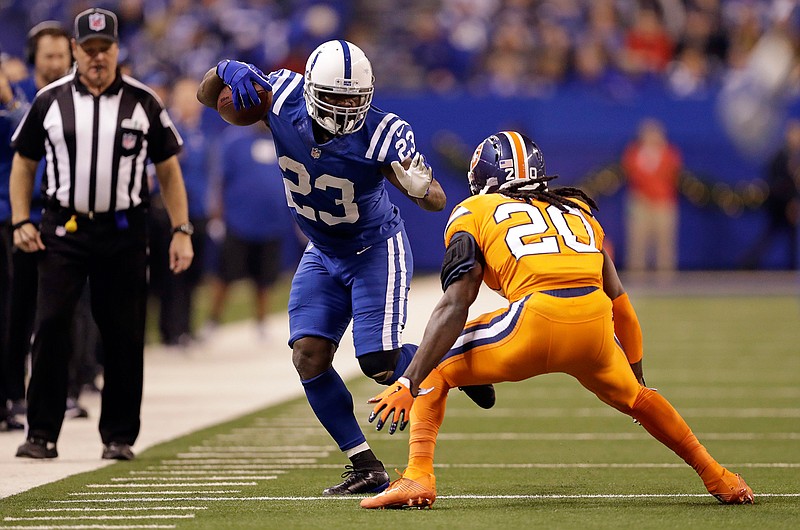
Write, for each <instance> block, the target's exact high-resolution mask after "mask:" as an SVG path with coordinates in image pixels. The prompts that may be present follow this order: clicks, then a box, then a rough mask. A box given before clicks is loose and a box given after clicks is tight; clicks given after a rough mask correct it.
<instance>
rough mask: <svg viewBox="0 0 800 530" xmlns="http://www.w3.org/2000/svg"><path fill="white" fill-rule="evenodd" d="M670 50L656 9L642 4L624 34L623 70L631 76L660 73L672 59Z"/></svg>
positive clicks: (669, 37)
mask: <svg viewBox="0 0 800 530" xmlns="http://www.w3.org/2000/svg"><path fill="white" fill-rule="evenodd" d="M674 48H675V43H674V42H673V40H672V37H671V36H670V35H669V33H667V30H666V28H665V27H664V24H663V22H662V20H661V17H660V15H659V13H658V11H657V10H656V8H655V7H653V6H647V5H642V6H641V7H640V8H639V9H638V10H637V11H636V14H635V16H634V22H633V25H632V26H631V27H630V28H629V29H628V31H627V33H626V34H625V47H624V60H623V65H624V68H625V70H626V71H628V72H630V73H631V74H634V75H639V74H649V73H661V72H663V71H664V69H665V68H666V67H667V64H669V62H670V61H671V60H672V54H673V51H674Z"/></svg>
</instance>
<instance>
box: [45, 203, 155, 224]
mask: <svg viewBox="0 0 800 530" xmlns="http://www.w3.org/2000/svg"><path fill="white" fill-rule="evenodd" d="M139 208H141V206H136V207H134V208H131V209H129V210H117V211H114V212H79V211H77V210H75V209H74V208H67V207H65V206H62V205H61V204H59V203H58V202H55V201H48V202H47V205H46V206H45V210H47V211H49V212H53V213H57V214H59V215H64V216H68V217H71V216H73V215H74V216H76V217H77V218H78V219H84V220H86V219H88V220H90V221H97V222H107V221H116V220H117V219H118V216H120V215H123V216H124V215H126V213H127V212H134V211H136V210H137V209H139Z"/></svg>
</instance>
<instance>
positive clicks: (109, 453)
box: [103, 442, 135, 460]
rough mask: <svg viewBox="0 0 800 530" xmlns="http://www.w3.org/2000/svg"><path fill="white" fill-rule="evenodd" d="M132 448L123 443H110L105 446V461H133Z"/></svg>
mask: <svg viewBox="0 0 800 530" xmlns="http://www.w3.org/2000/svg"><path fill="white" fill-rule="evenodd" d="M134 458H135V457H134V454H133V451H131V446H130V445H128V444H126V443H121V442H109V443H108V444H107V445H104V446H103V460H133V459H134Z"/></svg>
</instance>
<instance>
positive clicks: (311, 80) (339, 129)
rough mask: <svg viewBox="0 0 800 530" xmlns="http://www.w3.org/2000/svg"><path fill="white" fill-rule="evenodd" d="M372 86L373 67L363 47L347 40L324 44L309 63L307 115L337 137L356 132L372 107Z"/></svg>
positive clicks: (307, 65)
mask: <svg viewBox="0 0 800 530" xmlns="http://www.w3.org/2000/svg"><path fill="white" fill-rule="evenodd" d="M373 83H374V77H373V76H372V65H371V64H370V62H369V59H367V56H366V55H364V52H363V51H361V48H359V47H358V46H356V45H355V44H353V43H351V42H347V41H345V40H332V41H328V42H325V43H323V44H321V45H320V46H319V47H318V48H317V49H316V50H314V51H313V52H311V55H309V57H308V62H307V63H306V72H305V88H304V90H303V96H304V97H305V100H306V108H307V109H308V114H309V115H310V116H311V117H312V118H313V119H314V120H315V121H316V122H317V123H318V124H319V125H320V126H322V127H323V128H324V129H325V130H327V131H329V132H330V133H332V134H334V135H337V136H341V135H343V134H350V133H354V132H356V131H357V130H359V129H360V128H361V127H362V126H363V125H364V119H365V118H366V117H367V111H368V110H369V106H370V105H371V104H372V93H373V91H374V87H373Z"/></svg>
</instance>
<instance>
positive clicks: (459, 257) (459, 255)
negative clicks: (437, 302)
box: [441, 232, 483, 291]
mask: <svg viewBox="0 0 800 530" xmlns="http://www.w3.org/2000/svg"><path fill="white" fill-rule="evenodd" d="M476 262H479V263H481V264H482V263H483V253H481V249H480V248H478V243H477V242H476V241H475V238H474V237H472V235H471V234H468V233H466V232H458V233H457V234H455V235H454V236H453V237H452V238H451V239H450V244H449V245H447V250H446V251H445V254H444V261H443V262H442V272H441V281H442V291H446V290H447V287H448V286H449V285H450V284H451V283H453V282H454V281H456V280H458V279H459V278H461V277H462V276H463V275H464V274H466V273H467V272H469V270H470V269H472V268H473V267H474V266H475V263H476Z"/></svg>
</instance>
